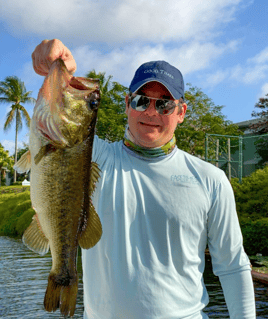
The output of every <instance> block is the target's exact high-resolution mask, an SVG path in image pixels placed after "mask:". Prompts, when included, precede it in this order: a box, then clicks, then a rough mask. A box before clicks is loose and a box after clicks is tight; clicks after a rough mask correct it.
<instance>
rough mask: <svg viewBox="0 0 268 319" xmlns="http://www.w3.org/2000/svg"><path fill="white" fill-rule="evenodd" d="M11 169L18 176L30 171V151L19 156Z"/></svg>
mask: <svg viewBox="0 0 268 319" xmlns="http://www.w3.org/2000/svg"><path fill="white" fill-rule="evenodd" d="M13 168H14V169H15V170H16V171H17V172H18V173H20V174H22V173H25V172H26V173H27V172H29V170H30V169H31V152H30V150H29V151H28V152H26V153H24V154H23V155H22V156H21V158H20V160H19V161H18V162H17V163H16V164H15V165H14V166H13Z"/></svg>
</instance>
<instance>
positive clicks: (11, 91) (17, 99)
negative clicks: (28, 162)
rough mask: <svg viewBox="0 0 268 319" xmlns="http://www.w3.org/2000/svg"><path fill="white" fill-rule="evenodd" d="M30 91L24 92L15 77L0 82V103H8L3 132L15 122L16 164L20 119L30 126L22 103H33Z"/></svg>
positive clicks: (20, 82) (23, 86)
mask: <svg viewBox="0 0 268 319" xmlns="http://www.w3.org/2000/svg"><path fill="white" fill-rule="evenodd" d="M31 93H32V92H31V91H28V92H27V90H26V87H25V85H24V82H22V81H21V80H20V79H19V78H18V77H16V76H8V77H6V78H5V80H4V81H1V82H0V95H1V97H0V102H1V103H10V104H11V106H10V108H11V109H10V111H9V112H8V114H7V117H6V121H5V124H4V130H5V131H7V130H8V129H10V127H11V125H12V123H13V122H15V163H16V162H17V140H18V132H19V131H20V130H21V129H22V118H24V120H25V122H26V125H27V126H28V127H29V126H30V116H29V114H28V112H27V111H26V109H25V108H24V106H23V105H22V103H35V101H36V100H35V99H34V98H32V97H31V96H30V95H31ZM14 182H16V171H15V170H14Z"/></svg>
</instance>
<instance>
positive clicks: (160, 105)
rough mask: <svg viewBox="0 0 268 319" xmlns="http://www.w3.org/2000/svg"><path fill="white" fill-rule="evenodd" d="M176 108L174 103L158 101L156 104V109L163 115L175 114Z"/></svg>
mask: <svg viewBox="0 0 268 319" xmlns="http://www.w3.org/2000/svg"><path fill="white" fill-rule="evenodd" d="M175 107H176V103H175V102H174V101H165V100H157V101H156V103H155V108H156V110H157V112H158V113H159V114H161V115H169V114H171V113H173V111H174V109H175Z"/></svg>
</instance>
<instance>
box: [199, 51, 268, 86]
mask: <svg viewBox="0 0 268 319" xmlns="http://www.w3.org/2000/svg"><path fill="white" fill-rule="evenodd" d="M267 76H268V47H266V48H264V49H263V50H262V51H261V52H259V53H258V54H256V55H255V56H254V57H252V58H249V59H247V61H246V62H245V64H244V65H243V64H237V65H234V66H233V67H230V68H226V69H225V70H222V69H221V70H217V71H216V72H215V73H213V74H207V75H206V84H205V86H216V85H218V84H219V83H221V82H223V81H224V80H225V79H227V78H229V79H230V80H233V81H235V82H236V83H243V84H246V85H250V84H256V83H259V82H260V81H263V80H266V79H267ZM264 86H265V84H264Z"/></svg>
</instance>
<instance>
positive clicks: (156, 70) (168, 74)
mask: <svg viewBox="0 0 268 319" xmlns="http://www.w3.org/2000/svg"><path fill="white" fill-rule="evenodd" d="M143 73H160V74H165V75H167V76H169V77H170V78H172V79H174V76H173V75H171V74H170V73H168V72H166V71H165V70H158V69H148V70H145V71H144V72H143Z"/></svg>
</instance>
